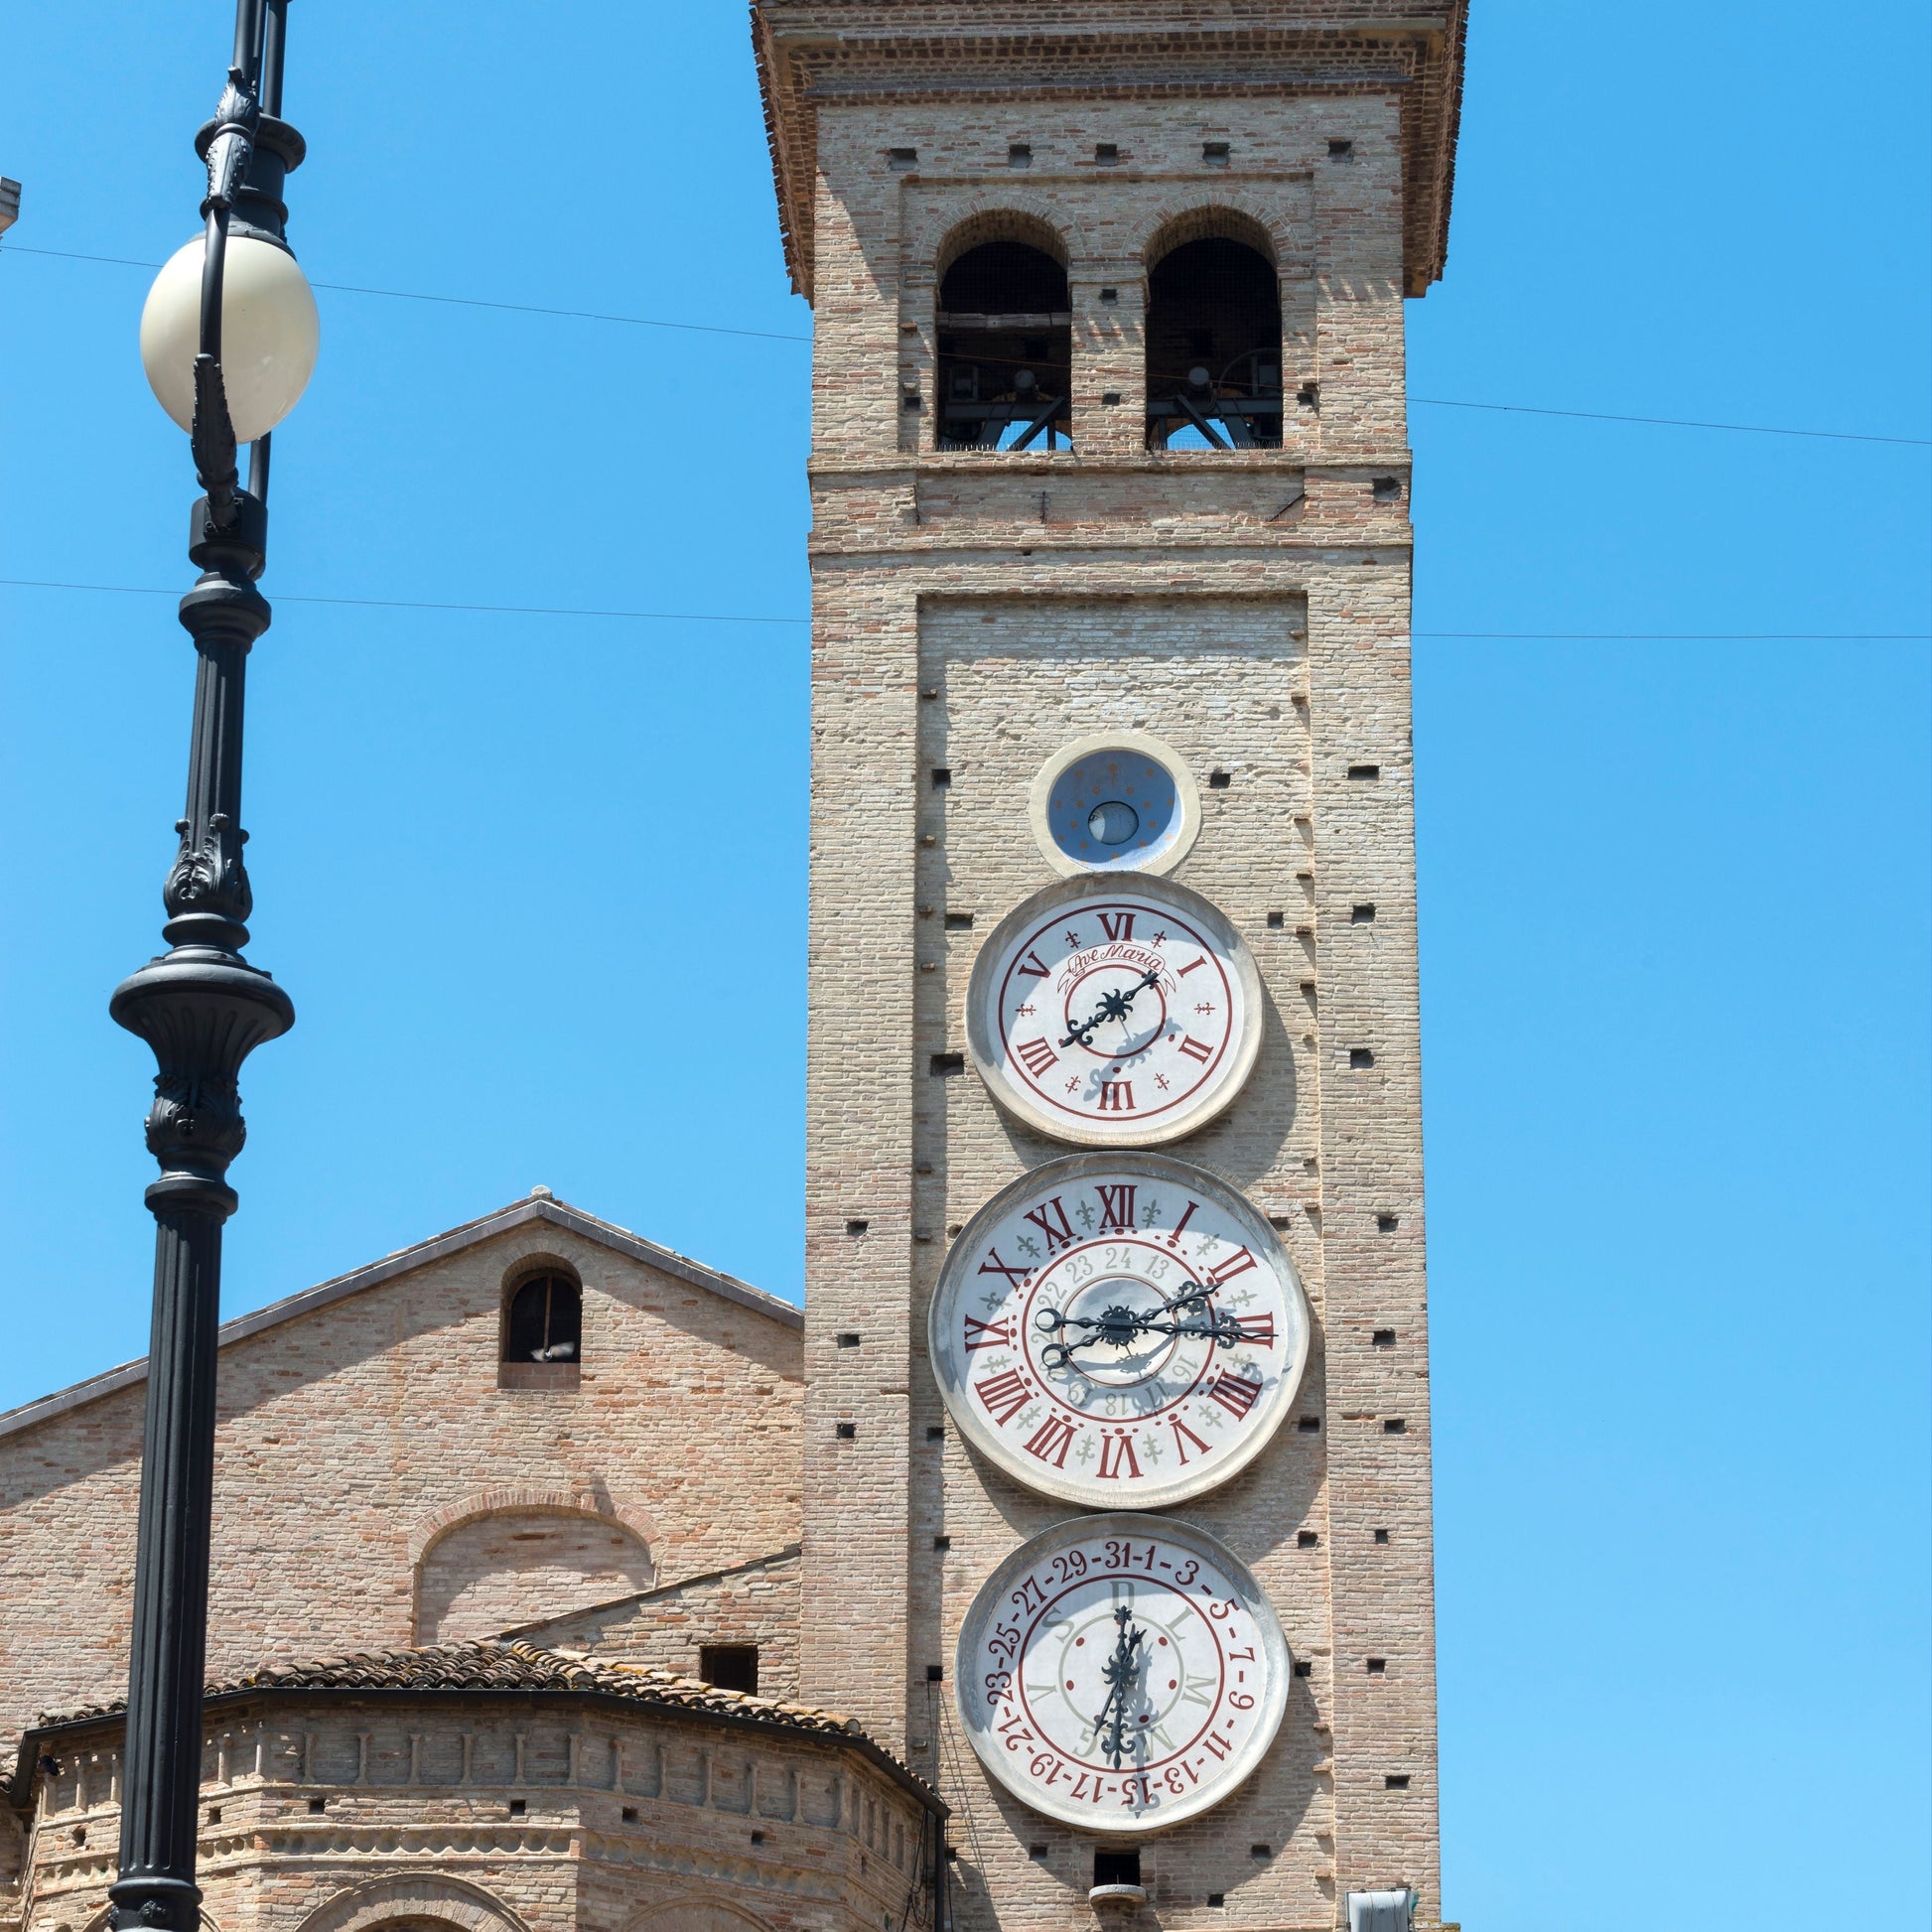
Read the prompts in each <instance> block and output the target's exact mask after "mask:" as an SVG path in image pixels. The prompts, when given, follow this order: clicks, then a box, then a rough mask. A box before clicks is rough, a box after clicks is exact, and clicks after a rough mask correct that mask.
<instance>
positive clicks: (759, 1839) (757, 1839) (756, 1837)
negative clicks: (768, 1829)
mask: <svg viewBox="0 0 1932 1932" xmlns="http://www.w3.org/2000/svg"><path fill="white" fill-rule="evenodd" d="M752 1843H753V1844H754V1845H762V1844H763V1843H764V1834H763V1833H762V1832H754V1833H753V1834H752Z"/></svg>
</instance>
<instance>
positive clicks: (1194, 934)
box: [966, 875, 1261, 1147]
mask: <svg viewBox="0 0 1932 1932" xmlns="http://www.w3.org/2000/svg"><path fill="white" fill-rule="evenodd" d="M966 1039H967V1044H968V1045H969V1046H970V1047H971V1049H972V1054H973V1060H974V1063H975V1065H976V1066H977V1067H978V1069H979V1073H980V1077H981V1078H982V1079H983V1080H984V1081H985V1082H986V1084H987V1086H988V1088H989V1089H990V1090H991V1092H992V1094H993V1097H994V1099H995V1100H997V1101H998V1102H999V1103H1000V1105H1001V1106H1002V1107H1004V1108H1005V1109H1006V1110H1007V1111H1008V1112H1009V1113H1011V1114H1013V1115H1015V1116H1016V1117H1017V1118H1019V1119H1020V1120H1023V1121H1025V1122H1026V1123H1027V1125H1028V1126H1030V1127H1033V1128H1035V1130H1037V1131H1038V1132H1039V1133H1042V1134H1050V1135H1052V1136H1053V1137H1054V1138H1055V1139H1056V1140H1062V1141H1074V1142H1078V1143H1080V1144H1082V1145H1084V1146H1089V1147H1155V1146H1158V1145H1160V1144H1162V1143H1164V1142H1167V1141H1173V1140H1178V1139H1179V1138H1180V1137H1181V1136H1182V1135H1183V1134H1191V1133H1193V1132H1194V1131H1195V1130H1196V1129H1197V1128H1200V1127H1204V1126H1205V1125H1206V1124H1207V1123H1208V1122H1209V1121H1210V1120H1212V1119H1213V1118H1214V1117H1215V1115H1216V1114H1218V1113H1220V1112H1221V1110H1222V1109H1223V1108H1224V1107H1226V1106H1227V1105H1228V1103H1229V1102H1230V1101H1231V1100H1233V1098H1234V1097H1235V1095H1236V1094H1237V1093H1239V1092H1240V1091H1241V1087H1242V1083H1243V1082H1244V1081H1245V1080H1246V1079H1247V1077H1248V1075H1249V1073H1250V1072H1251V1071H1252V1070H1253V1067H1254V1063H1255V1054H1256V1052H1257V1051H1258V1049H1259V1047H1260V1044H1261V976H1260V974H1259V973H1258V972H1257V971H1256V969H1255V963H1254V959H1253V957H1252V955H1251V954H1250V953H1249V951H1248V948H1247V946H1246V945H1245V944H1244V943H1243V942H1242V939H1241V935H1240V934H1239V933H1237V932H1236V931H1235V929H1234V928H1233V926H1231V925H1230V924H1229V923H1228V922H1227V920H1226V919H1224V918H1223V917H1222V916H1221V914H1220V913H1219V912H1218V911H1216V910H1215V908H1214V907H1213V906H1212V905H1210V904H1209V903H1208V902H1207V900H1206V899H1204V898H1202V897H1200V895H1199V894H1198V893H1190V892H1188V891H1187V890H1186V888H1185V887H1182V886H1175V885H1173V884H1171V883H1170V882H1169V881H1167V880H1161V879H1146V878H1139V879H1122V878H1118V877H1114V878H1109V877H1107V876H1105V875H1100V876H1088V877H1083V878H1080V879H1074V880H1068V881H1064V882H1062V883H1060V884H1058V885H1053V886H1048V887H1046V888H1045V889H1044V890H1042V891H1041V892H1038V893H1035V895H1034V896H1033V897H1031V898H1029V899H1028V900H1026V902H1025V903H1024V904H1022V905H1020V906H1019V907H1017V908H1016V909H1015V910H1014V911H1013V912H1011V913H1010V914H1009V915H1008V916H1007V917H1006V918H1005V919H1003V920H1001V922H1000V923H999V924H998V925H997V926H995V927H994V929H993V931H992V932H991V933H990V934H988V936H987V941H986V944H985V945H984V946H983V947H981V949H980V953H979V957H978V958H977V959H976V960H975V961H974V962H973V970H972V973H971V976H970V978H969V981H968V985H967V990H966Z"/></svg>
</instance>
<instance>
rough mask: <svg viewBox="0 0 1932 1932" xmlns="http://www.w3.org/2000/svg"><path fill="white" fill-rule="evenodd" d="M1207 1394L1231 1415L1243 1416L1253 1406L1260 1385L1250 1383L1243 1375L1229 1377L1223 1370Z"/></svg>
mask: <svg viewBox="0 0 1932 1932" xmlns="http://www.w3.org/2000/svg"><path fill="white" fill-rule="evenodd" d="M1207 1393H1208V1394H1209V1395H1210V1396H1211V1397H1212V1398H1213V1399H1214V1400H1215V1401H1216V1402H1218V1403H1219V1404H1220V1405H1221V1407H1222V1408H1223V1409H1225V1410H1227V1411H1228V1412H1229V1413H1230V1414H1231V1415H1236V1416H1245V1415H1246V1414H1247V1413H1248V1411H1249V1410H1250V1409H1252V1408H1253V1407H1254V1406H1255V1398H1256V1397H1257V1396H1259V1395H1260V1394H1261V1384H1260V1383H1259V1382H1250V1381H1249V1380H1248V1378H1247V1377H1246V1376H1245V1375H1230V1374H1229V1373H1228V1372H1227V1370H1226V1369H1223V1370H1222V1371H1221V1373H1220V1375H1219V1376H1218V1377H1217V1378H1216V1379H1215V1382H1214V1385H1213V1387H1211V1388H1210V1389H1209V1390H1208V1392H1207Z"/></svg>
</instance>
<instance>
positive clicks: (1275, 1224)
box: [1268, 1214, 1295, 1228]
mask: <svg viewBox="0 0 1932 1932" xmlns="http://www.w3.org/2000/svg"><path fill="white" fill-rule="evenodd" d="M1268 1225H1269V1226H1270V1227H1271V1228H1292V1227H1293V1226H1294V1225H1295V1216H1294V1215H1293V1214H1271V1215H1269V1217H1268Z"/></svg>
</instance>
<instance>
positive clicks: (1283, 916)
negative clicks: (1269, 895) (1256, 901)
mask: <svg viewBox="0 0 1932 1932" xmlns="http://www.w3.org/2000/svg"><path fill="white" fill-rule="evenodd" d="M1287 923H1288V914H1287V913H1286V912H1270V913H1269V915H1268V924H1269V926H1270V928H1271V929H1272V930H1274V931H1276V932H1279V931H1280V930H1281V929H1282V927H1283V926H1285V925H1286V924H1287Z"/></svg>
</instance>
